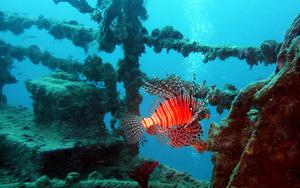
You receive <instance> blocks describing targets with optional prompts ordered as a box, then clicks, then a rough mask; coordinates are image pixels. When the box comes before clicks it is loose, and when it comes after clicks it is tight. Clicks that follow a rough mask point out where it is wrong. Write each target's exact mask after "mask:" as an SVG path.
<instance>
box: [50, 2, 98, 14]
mask: <svg viewBox="0 0 300 188" xmlns="http://www.w3.org/2000/svg"><path fill="white" fill-rule="evenodd" d="M53 1H54V3H55V4H58V3H61V2H67V3H69V4H70V5H71V6H73V7H74V8H76V9H77V10H78V11H79V12H81V13H92V12H93V11H94V8H92V7H91V6H90V5H89V4H88V2H87V1H86V0H53Z"/></svg>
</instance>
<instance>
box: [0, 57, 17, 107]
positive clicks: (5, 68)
mask: <svg viewBox="0 0 300 188" xmlns="http://www.w3.org/2000/svg"><path fill="white" fill-rule="evenodd" d="M11 66H12V60H11V59H10V58H5V57H2V56H0V106H1V105H3V104H6V97H5V96H4V95H3V94H2V89H3V86H4V85H6V84H12V83H16V82H17V80H16V79H15V78H14V77H13V76H12V75H11V73H10V69H11Z"/></svg>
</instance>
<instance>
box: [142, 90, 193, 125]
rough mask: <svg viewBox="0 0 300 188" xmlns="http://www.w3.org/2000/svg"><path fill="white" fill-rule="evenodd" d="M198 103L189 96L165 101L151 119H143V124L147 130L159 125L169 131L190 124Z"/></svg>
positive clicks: (180, 96)
mask: <svg viewBox="0 0 300 188" xmlns="http://www.w3.org/2000/svg"><path fill="white" fill-rule="evenodd" d="M196 105H197V101H196V99H195V98H194V97H191V96H189V95H179V96H176V97H173V98H170V99H166V100H165V101H163V102H162V103H161V104H160V105H159V106H158V108H157V109H156V110H155V112H154V113H153V114H152V115H151V116H150V117H149V118H143V119H142V124H143V125H144V127H145V128H146V129H149V128H150V127H151V126H153V125H159V126H161V127H163V128H166V129H169V128H170V127H172V126H180V125H185V124H186V123H188V122H189V121H190V120H191V118H192V117H193V116H194V114H193V110H194V109H195V108H196Z"/></svg>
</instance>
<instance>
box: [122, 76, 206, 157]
mask: <svg viewBox="0 0 300 188" xmlns="http://www.w3.org/2000/svg"><path fill="white" fill-rule="evenodd" d="M204 84H205V82H204ZM143 88H144V89H145V90H146V91H147V92H148V93H149V94H151V95H157V96H159V97H160V98H161V99H162V102H161V103H160V104H159V106H158V107H157V108H156V109H155V111H154V112H153V113H152V114H151V115H150V117H145V118H144V117H140V116H136V115H127V116H126V117H125V118H123V120H122V127H123V130H124V133H125V137H126V140H127V142H128V143H130V144H134V143H137V142H139V141H140V139H141V138H142V137H143V134H144V132H145V131H146V132H147V133H148V134H151V135H157V136H158V137H159V138H161V137H162V138H165V139H166V140H167V141H168V142H169V144H170V145H171V146H172V147H181V146H193V147H194V148H195V149H196V150H197V151H198V152H203V150H205V148H206V147H207V146H206V144H205V143H204V142H203V141H202V140H201V135H202V133H203V131H202V128H201V125H200V124H199V122H198V121H199V120H201V119H203V118H207V119H208V118H209V112H208V109H207V107H206V103H207V98H208V95H207V97H206V98H205V99H204V100H202V101H198V99H197V98H195V97H194V92H193V89H192V88H187V87H186V86H184V84H183V83H181V82H180V79H179V78H178V77H175V78H173V79H170V80H169V81H168V82H166V81H160V82H158V84H154V83H150V82H147V81H145V83H144V86H143Z"/></svg>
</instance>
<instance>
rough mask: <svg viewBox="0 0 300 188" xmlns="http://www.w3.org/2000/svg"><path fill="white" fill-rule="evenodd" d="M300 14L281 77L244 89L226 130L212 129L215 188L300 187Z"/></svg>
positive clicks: (281, 65) (290, 34) (284, 50)
mask: <svg viewBox="0 0 300 188" xmlns="http://www.w3.org/2000/svg"><path fill="white" fill-rule="evenodd" d="M299 23H300V16H298V17H297V18H296V20H295V21H294V23H293V25H292V27H291V29H290V30H289V31H288V32H287V34H286V37H285V40H284V42H283V46H282V47H281V53H280V55H279V56H278V59H277V62H278V68H277V74H275V75H273V76H272V77H271V78H270V79H269V80H266V81H262V82H257V83H254V84H252V85H250V86H248V87H247V88H246V89H245V90H244V91H242V92H241V93H240V94H239V96H238V97H237V98H236V99H235V101H234V102H233V106H232V108H231V110H230V112H229V116H228V118H227V119H226V120H225V121H224V122H222V123H221V125H222V126H221V127H218V126H216V125H214V124H212V125H211V128H210V132H209V149H210V150H212V151H214V155H213V161H214V164H215V166H214V170H213V179H212V186H213V187H216V188H219V187H220V188H221V187H222V188H223V187H300V176H299V175H300V160H299V158H300V142H299V140H300V118H299V117H300V97H299V93H300V24H299Z"/></svg>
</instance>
